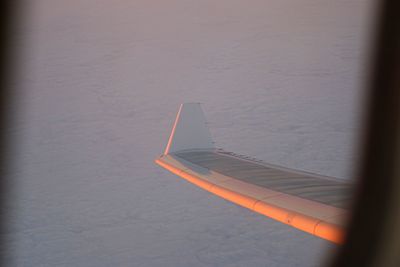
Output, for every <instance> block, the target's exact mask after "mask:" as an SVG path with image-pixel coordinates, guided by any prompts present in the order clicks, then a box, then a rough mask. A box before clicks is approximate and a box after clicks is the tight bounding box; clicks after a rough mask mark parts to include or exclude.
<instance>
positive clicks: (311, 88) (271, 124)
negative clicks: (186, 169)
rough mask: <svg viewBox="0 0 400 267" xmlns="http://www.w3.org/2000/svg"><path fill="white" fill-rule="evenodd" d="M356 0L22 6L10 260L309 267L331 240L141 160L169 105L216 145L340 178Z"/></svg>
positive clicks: (345, 167)
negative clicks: (195, 109) (203, 122)
mask: <svg viewBox="0 0 400 267" xmlns="http://www.w3.org/2000/svg"><path fill="white" fill-rule="evenodd" d="M371 7H372V1H371V0H351V1H349V0H346V1H344V0H338V1H330V0H299V1H289V0H279V1H278V0H268V1H265V0H263V1H261V0H254V1H253V0H252V1H244V0H241V1H240V0H229V1H228V0H221V1H211V0H203V1H194V0H192V1H188V0H171V1H161V0H158V1H155V0H146V1H145V0H137V1H128V0H116V1H112V2H110V1H106V0H90V1H89V0H88V1H77V0H71V1H51V0H37V1H36V0H35V1H28V2H27V3H26V5H25V6H24V10H23V12H22V14H23V17H24V19H23V20H22V21H21V23H20V25H19V31H18V35H17V36H16V40H15V47H16V49H17V50H18V51H20V52H19V54H18V73H17V78H16V81H15V82H14V87H15V90H16V92H17V94H16V96H17V99H16V101H17V105H16V110H15V115H14V116H15V117H14V124H13V125H12V127H11V129H10V134H11V135H12V137H13V139H14V151H13V154H12V155H11V157H12V160H13V164H12V165H13V166H12V173H11V176H10V177H11V179H12V181H13V186H12V190H11V192H10V194H9V195H10V196H9V200H10V201H8V202H9V203H8V209H9V221H10V224H9V227H8V231H7V235H6V237H7V240H8V241H7V244H8V251H7V259H8V260H9V265H10V266H318V265H319V264H320V263H321V262H323V261H324V260H326V253H327V251H334V250H335V246H334V245H332V244H330V243H328V242H327V241H324V240H320V239H318V238H316V237H313V236H310V235H308V234H306V233H302V232H300V231H298V230H296V229H292V228H290V227H287V226H285V225H281V224H280V223H278V222H275V221H273V220H271V219H268V218H266V217H263V216H262V215H259V214H254V213H252V212H250V211H248V210H246V209H244V208H241V207H238V206H236V205H235V204H232V203H229V202H227V201H225V200H223V199H220V198H218V197H216V196H213V195H211V194H209V193H208V192H205V191H202V190H201V189H199V188H196V187H195V186H193V185H191V184H189V183H187V182H186V181H184V180H182V179H181V178H179V177H176V176H174V175H173V174H170V173H168V172H167V171H165V170H163V169H161V168H160V167H159V166H157V165H155V164H154V162H153V160H154V159H155V158H156V157H157V156H158V155H159V154H161V153H162V152H163V151H164V149H165V145H166V143H167V140H168V135H169V132H170V129H171V128H172V124H173V121H174V118H175V114H176V112H177V110H178V108H179V105H180V104H181V103H183V102H201V103H202V105H203V109H204V112H205V115H206V117H207V120H208V125H209V128H210V131H211V134H212V137H213V139H214V140H215V141H216V145H217V146H218V147H222V148H224V149H225V150H228V151H234V152H237V153H241V154H245V155H249V156H253V157H256V158H259V159H261V160H264V161H265V162H269V163H273V164H278V165H282V166H287V167H290V168H296V169H301V170H306V171H311V172H315V173H319V174H323V175H328V176H333V177H337V178H343V179H351V177H352V172H353V171H354V170H355V162H356V161H357V141H358V129H359V128H360V118H361V114H362V109H361V108H360V103H361V99H362V98H363V91H362V89H361V88H362V85H363V78H364V76H365V73H366V71H367V62H368V60H367V58H366V54H367V52H368V45H367V43H368V41H369V38H370V36H369V31H368V29H369V28H370V25H371V21H370V20H371V19H370V18H371V13H372V12H371V10H372V8H371Z"/></svg>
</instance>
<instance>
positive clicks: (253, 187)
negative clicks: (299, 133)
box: [155, 103, 352, 244]
mask: <svg viewBox="0 0 400 267" xmlns="http://www.w3.org/2000/svg"><path fill="white" fill-rule="evenodd" d="M155 162H156V163H157V164H159V165H160V166H162V167H164V168H165V169H167V170H169V171H171V172H172V173H174V174H176V175H178V176H180V177H182V178H184V179H186V180H187V181H189V182H191V183H193V184H195V185H197V186H199V187H201V188H203V189H205V190H207V191H209V192H211V193H213V194H215V195H218V196H220V197H222V198H224V199H227V200H229V201H232V202H234V203H236V204H238V205H240V206H243V207H246V208H248V209H251V210H253V211H255V212H258V213H260V214H263V215H265V216H267V217H270V218H273V219H275V220H277V221H280V222H282V223H285V224H287V225H290V226H292V227H295V228H297V229H300V230H302V231H305V232H307V233H310V234H312V235H315V236H318V237H320V238H323V239H326V240H329V241H332V242H334V243H338V244H340V243H342V242H343V238H344V224H345V221H346V218H347V215H348V205H349V203H350V201H351V197H352V191H351V189H352V186H351V184H349V183H346V182H343V181H341V180H339V179H335V178H330V177H325V176H321V175H317V174H312V173H308V172H304V171H298V170H292V169H288V168H284V167H280V166H275V165H271V164H266V163H263V162H262V161H258V160H256V159H253V158H249V157H245V156H241V155H237V154H235V153H232V152H227V151H224V150H222V149H216V148H215V146H214V142H213V141H212V138H211V135H210V133H209V130H208V127H207V125H206V121H205V118H204V114H203V112H202V110H201V107H200V104H199V103H187V104H182V105H181V107H180V108H179V111H178V115H177V117H176V120H175V123H174V126H173V129H172V132H171V135H170V138H169V141H168V144H167V147H166V149H165V152H164V154H163V155H161V156H160V157H159V158H157V159H156V160H155Z"/></svg>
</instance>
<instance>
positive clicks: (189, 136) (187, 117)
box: [164, 103, 215, 155]
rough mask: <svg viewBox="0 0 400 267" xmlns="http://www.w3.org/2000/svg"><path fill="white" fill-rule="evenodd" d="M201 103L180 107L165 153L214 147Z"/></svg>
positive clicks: (186, 104)
mask: <svg viewBox="0 0 400 267" xmlns="http://www.w3.org/2000/svg"><path fill="white" fill-rule="evenodd" d="M214 148H215V147H214V142H213V140H212V138H211V135H210V132H209V130H208V127H207V125H206V120H205V117H204V113H203V111H202V109H201V106H200V103H185V104H181V106H180V107H179V111H178V114H177V115H176V119H175V123H174V126H173V128H172V131H171V135H170V137H169V140H168V144H167V147H166V148H165V151H164V155H167V154H169V153H173V152H177V151H181V150H187V149H214Z"/></svg>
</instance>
